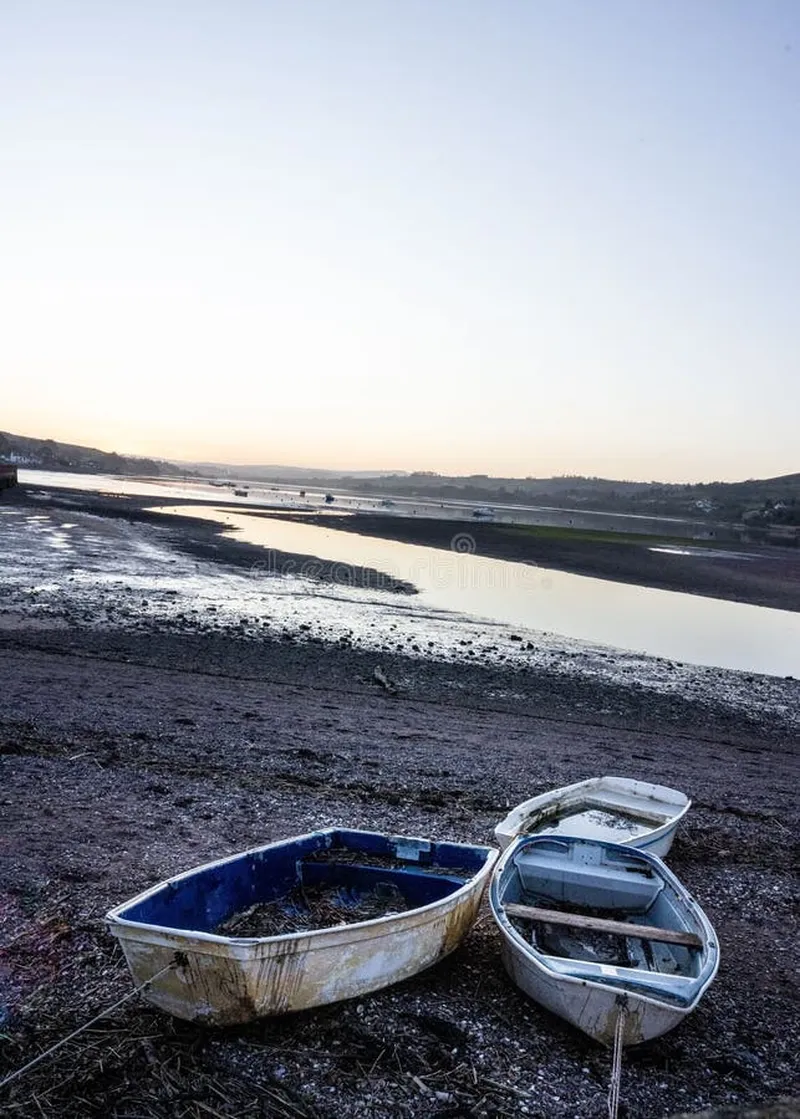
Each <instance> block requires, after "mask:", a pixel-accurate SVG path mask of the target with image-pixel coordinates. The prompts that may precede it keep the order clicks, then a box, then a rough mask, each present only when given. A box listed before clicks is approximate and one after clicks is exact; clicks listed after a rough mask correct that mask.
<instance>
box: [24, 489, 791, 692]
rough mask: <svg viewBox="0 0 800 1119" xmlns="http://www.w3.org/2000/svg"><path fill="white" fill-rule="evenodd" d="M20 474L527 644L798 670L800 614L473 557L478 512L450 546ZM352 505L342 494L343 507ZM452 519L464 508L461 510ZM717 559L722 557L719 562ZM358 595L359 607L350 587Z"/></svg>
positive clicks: (266, 495)
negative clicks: (378, 584)
mask: <svg viewBox="0 0 800 1119" xmlns="http://www.w3.org/2000/svg"><path fill="white" fill-rule="evenodd" d="M20 480H21V481H24V482H28V483H31V484H36V483H39V484H41V485H48V486H50V485H58V486H72V487H75V488H81V489H85V490H89V491H94V492H98V491H100V492H108V493H129V494H133V495H139V496H145V497H152V498H153V507H154V508H155V507H159V508H164V507H166V508H167V509H168V511H169V512H170V513H171V514H173V515H175V516H191V517H198V516H202V517H206V518H209V519H212V520H215V521H218V522H220V523H222V524H223V525H224V526H225V528H226V530H227V532H228V533H230V534H231V535H232V536H233V537H234V538H236V539H240V540H246V541H248V542H251V543H254V544H257V545H259V546H260V547H261V548H263V550H264V559H263V563H262V568H263V573H264V574H274V575H275V576H280V575H287V576H292V577H293V582H296V581H297V577H298V576H299V577H300V580H301V582H302V577H303V575H304V574H305V575H313V570H310V571H308V572H304V571H303V569H302V565H299V566H298V565H296V564H295V565H290V567H289V569H285V565H284V569H283V570H282V569H281V567H280V563H279V561H278V560H277V559H276V554H277V553H279V552H283V553H287V552H289V553H296V554H299V555H305V556H316V557H319V558H320V559H324V560H328V561H334V562H336V563H338V564H340V565H341V571H340V576H341V578H340V580H339V581H340V582H341V583H342V584H343V587H344V586H345V585H347V584H348V583H351V584H352V583H353V581H354V580H353V568H356V567H371V568H374V569H376V570H377V571H379V572H383V573H385V574H387V575H390V576H393V577H394V578H398V579H402V580H405V581H407V582H410V583H413V584H414V586H415V587H417V588H418V590H419V592H420V593H419V594H418V595H415V596H413V599H406V605H407V606H408V607H409V608H411V609H418V610H419V611H420V612H424V613H427V614H429V615H430V614H432V613H433V614H437V613H438V614H442V615H445V614H446V615H447V616H449V617H451V618H458V617H463V618H465V619H467V618H472V619H482V620H485V621H488V622H491V623H493V624H495V625H500V626H508V627H511V632H512V633H517V632H518V635H519V637H520V639H522V640H524V641H526V642H527V641H528V640H529V639H532V640H533V641H534V642H535V640H536V634H537V633H539V634H541V633H545V634H548V636H549V637H550V638H552V637H556V638H557V637H564V638H566V639H569V640H572V641H575V640H577V641H580V642H586V643H588V644H593V645H603V646H610V647H613V648H616V649H622V650H628V651H631V652H635V653H643V654H646V655H649V656H656V657H661V658H665V659H667V660H671V661H675V662H680V663H688V664H695V665H707V666H714V667H719V668H730V669H736V670H743V671H746V672H756V673H764V674H767V675H772V676H787V675H792V676H795V677H797V676H800V613H796V612H792V611H785V610H774V609H768V608H766V607H761V606H750V605H747V604H743V603H736V602H725V601H722V600H719V599H712V598H704V597H701V596H699V595H689V594H680V593H677V592H674V591H663V590H656V589H651V588H646V587H638V586H632V585H630V584H625V583H615V582H611V581H608V580H602V579H593V578H588V577H585V576H580V575H571V574H568V573H565V572H560V571H555V570H552V569H547V568H542V567H536V566H529V565H527V564H522V563H511V562H508V561H504V560H495V559H487V558H484V557H481V556H476V555H472V554H470V540H471V538H470V535H469V533H470V523H469V521H468V520H461V521H454V525H453V543H452V548H453V550H451V551H443V550H440V549H434V548H425V547H420V546H417V545H412V544H403V543H399V542H396V541H391V540H382V539H378V538H375V537H366V536H358V535H355V534H353V533H348V532H342V531H336V520H337V517H335V516H332V517H331V519H330V527H327V526H326V527H318V526H316V525H309V524H304V523H295V522H291V521H286V520H279V519H275V518H271V517H269V516H259V515H256V514H255V513H248V511H247V498H239V499H237V498H236V497H235V496H234V495H233V494H232V493H231V490H230V488H227V487H226V488H220V487H214V486H212V485H211V484H210V483H208V482H194V481H185V482H184V481H181V482H177V483H174V482H170V481H164V480H155V479H154V480H152V481H146V480H144V481H143V480H141V479H134V478H118V477H113V478H112V477H107V476H101V475H85V474H75V475H69V474H62V473H59V474H49V473H45V472H42V471H21V472H20ZM251 493H252V496H253V497H256V495H257V498H258V500H260V501H262V502H263V501H273V502H274V503H275V504H276V505H278V506H279V507H283V508H285V509H286V510H287V511H288V510H290V509H292V508H295V509H298V510H299V509H303V508H305V509H308V508H311V509H314V510H315V511H318V510H319V509H320V507H323V508H324V504H325V503H324V496H325V495H324V494H323V493H317V492H314V493H311V492H309V493H308V494H307V495H305V497H304V498H303V499H299V494H298V491H297V490H292V489H288V488H283V489H278V488H276V487H271V486H263V485H262V486H259V487H255V486H253V487H251ZM176 497H190V498H194V499H195V500H198V499H199V500H201V501H208V502H209V504H208V505H207V506H191V507H189V506H179V507H172V506H171V505H170V504H169V499H170V498H172V499H174V498H176ZM212 503H213V504H212ZM344 504H345V501H344V500H343V501H342V502H341V505H344ZM377 504H378V503H377V502H374V501H370V500H368V499H364V500H356V499H351V502H350V508H351V509H355V508H361V509H369V508H370V507H372V508H375V507H376V505H377ZM337 505H340V503H339V501H338V500H337ZM341 505H340V507H341ZM223 506H224V507H223ZM342 511H344V512H346V511H347V510H346V509H345V510H342ZM420 512H422V509H420ZM447 515H449V516H451V517H453V516H454V515H455V514H454V511H453V510H452V509H451V510H448V511H447ZM462 515H463V514H462ZM674 551H675V552H676V553H679V551H680V550H679V549H674ZM670 559H674V561H675V562H680V554H676V555H674V556H665V562H669V561H670ZM281 562H283V561H281ZM709 562H713V559H711V558H709ZM276 588H277V584H276ZM310 593H312V592H311V591H310ZM375 593H376V592H374V591H371V592H366V591H364V592H362V594H363V596H364V598H367V597H369V596H370V595H372V596H373V597H374V596H375ZM377 594H378V596H379V597H385V598H386V599H387V601H388V600H389V599H392V600H394V603H395V604H397V596H395V595H390V594H389V593H388V592H386V594H385V595H383V594H381V592H377ZM357 597H359V596H356V598H357ZM350 600H351V601H352V602H353V606H352V609H353V611H354V612H355V610H356V609H357V607H356V601H355V598H354V597H353V596H352V594H351V595H350ZM340 605H341V604H340ZM318 606H319V609H320V610H323V611H324V610H325V608H326V607H325V605H324V602H323V601H322V600H320V601H319V604H318Z"/></svg>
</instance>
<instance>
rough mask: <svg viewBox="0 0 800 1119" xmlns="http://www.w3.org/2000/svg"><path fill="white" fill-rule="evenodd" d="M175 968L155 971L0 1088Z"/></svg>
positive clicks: (171, 965)
mask: <svg viewBox="0 0 800 1119" xmlns="http://www.w3.org/2000/svg"><path fill="white" fill-rule="evenodd" d="M177 966H178V961H177V960H173V961H172V962H171V963H169V964H167V966H166V967H162V969H161V971H157V972H156V973H155V975H151V976H150V978H149V979H145V981H144V983H142V985H141V986H140V987H135V988H134V989H133V990H132V991H129V992H128V994H127V995H124V996H123V997H122V998H121V999H117V1001H116V1002H115V1003H112V1004H111V1006H107V1007H106V1008H105V1010H101V1011H100V1013H99V1014H95V1016H94V1018H92V1019H91V1020H90V1021H89V1022H86V1023H85V1024H84V1025H83V1026H79V1027H78V1028H77V1030H73V1031H72V1033H71V1034H67V1036H66V1037H62V1039H61V1041H57V1042H56V1043H55V1045H51V1046H50V1048H49V1049H45V1051H44V1053H40V1054H39V1056H38V1057H34V1058H33V1060H32V1061H28V1063H27V1065H23V1066H22V1068H18V1069H16V1071H15V1072H10V1073H9V1074H8V1076H5V1077H3V1079H2V1080H0V1088H5V1087H6V1085H7V1084H10V1083H11V1082H12V1080H18V1079H19V1078H20V1077H21V1076H24V1075H25V1073H26V1072H30V1070H31V1069H32V1068H34V1067H35V1066H36V1065H38V1064H41V1062H42V1061H44V1060H46V1059H47V1058H48V1057H51V1056H52V1055H53V1053H56V1052H57V1051H58V1050H59V1049H61V1048H62V1047H63V1046H64V1045H66V1044H67V1043H68V1042H70V1041H72V1040H73V1039H74V1038H76V1037H78V1036H79V1035H80V1034H82V1033H85V1032H86V1030H88V1029H89V1028H90V1027H91V1026H93V1025H94V1024H95V1022H99V1021H100V1019H101V1018H105V1017H106V1015H107V1014H110V1013H111V1012H112V1011H113V1010H116V1009H117V1008H118V1007H120V1006H122V1005H123V1003H126V1002H128V1001H129V1000H130V999H133V998H136V996H137V995H138V994H139V993H140V992H141V991H143V990H144V989H145V987H149V986H150V984H151V983H155V981H156V979H160V978H161V976H162V975H164V974H165V972H167V971H170V970H171V969H172V968H174V967H177Z"/></svg>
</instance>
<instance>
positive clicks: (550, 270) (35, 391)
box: [0, 0, 800, 481]
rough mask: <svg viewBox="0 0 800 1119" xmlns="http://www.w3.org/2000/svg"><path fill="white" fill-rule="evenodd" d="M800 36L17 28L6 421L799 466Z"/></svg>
mask: <svg viewBox="0 0 800 1119" xmlns="http://www.w3.org/2000/svg"><path fill="white" fill-rule="evenodd" d="M190 17H191V18H190ZM799 32H800V8H798V7H797V5H796V4H794V3H793V2H791V0H775V2H765V3H764V4H759V5H756V4H747V3H743V2H741V3H740V2H730V3H723V2H722V0H710V2H709V3H707V4H703V5H698V4H695V3H690V2H689V0H679V2H677V3H675V4H671V5H665V4H664V5H655V4H639V3H635V2H634V0H609V3H607V4H605V5H592V4H589V3H586V2H582V0H567V2H565V3H561V2H558V3H557V2H555V0H541V2H537V3H533V4H531V3H527V2H523V0H501V2H500V3H498V4H495V5H488V4H481V3H477V2H472V0H465V2H464V3H459V4H456V3H454V2H444V3H442V4H439V5H431V4H429V3H423V2H422V0H407V2H405V3H403V4H397V5H391V4H385V3H380V2H379V3H373V2H368V0H343V2H342V3H340V4H336V5H330V4H326V3H324V2H323V0H298V2H297V3H292V4H278V3H271V2H263V3H256V2H255V0H252V2H250V0H239V2H234V3H232V4H230V5H224V6H222V5H216V4H211V3H202V2H200V3H197V4H194V5H191V6H189V8H186V9H184V8H182V7H181V6H179V5H176V4H174V3H167V4H156V3H154V2H146V0H145V2H144V3H142V4H137V5H130V6H129V5H105V4H101V3H99V2H78V3H76V4H71V5H60V4H56V3H53V2H51V0H42V2H34V3H32V4H30V5H24V6H18V7H14V8H12V9H8V10H6V11H5V12H4V13H3V14H2V15H1V16H0V99H1V100H2V105H3V109H2V110H1V111H0V141H1V143H0V244H2V245H3V250H2V253H0V295H1V296H2V307H3V329H2V331H0V361H1V362H2V365H1V368H2V380H3V392H2V402H1V403H0V429H2V430H8V431H12V432H15V433H18V434H24V435H30V436H36V437H40V438H53V439H57V440H60V441H64V442H72V443H80V444H85V445H89V446H95V447H99V448H100V449H103V450H109V451H110V450H116V451H119V452H120V453H129V454H138V455H143V456H154V457H159V458H167V459H179V460H191V461H214V462H229V463H232V464H283V465H295V466H307V467H320V468H329V469H341V470H346V469H352V470H369V469H374V470H386V471H389V470H420V469H423V470H425V469H427V470H434V471H437V472H439V473H445V474H471V473H483V474H491V475H496V476H503V477H510V476H513V477H524V476H542V477H543V476H550V475H554V474H587V475H599V476H604V477H614V478H630V479H642V480H650V479H658V480H664V481H708V480H715V479H716V480H737V479H742V478H747V477H768V476H775V475H779V474H785V473H790V472H795V471H797V470H798V469H800V458H798V452H797V446H798V438H797V416H798V414H799V413H800V375H798V370H797V355H798V353H800V315H798V312H797V308H798V306H800V216H799V215H798V207H797V183H798V181H800V33H799Z"/></svg>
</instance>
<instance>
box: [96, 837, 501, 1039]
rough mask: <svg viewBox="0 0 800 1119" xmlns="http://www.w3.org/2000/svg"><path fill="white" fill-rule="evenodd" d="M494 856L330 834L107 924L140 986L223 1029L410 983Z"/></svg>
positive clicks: (127, 911)
mask: <svg viewBox="0 0 800 1119" xmlns="http://www.w3.org/2000/svg"><path fill="white" fill-rule="evenodd" d="M496 858H497V851H495V850H494V848H492V847H476V846H472V845H469V844H464V843H438V842H434V841H432V840H427V839H418V838H413V837H409V836H389V835H382V834H380V833H376V832H366V831H350V830H345V829H340V828H331V829H327V830H323V831H316V832H311V833H309V834H308V835H302V836H298V837H295V838H293V839H285V840H281V841H280V842H277V843H269V844H267V845H265V846H263V847H257V848H254V849H253V850H250V851H245V852H243V853H241V854H238V855H233V856H231V857H230V858H227V859H221V860H219V861H218V862H213V863H207V864H206V865H204V866H200V867H197V868H196V869H194V870H190V871H187V872H186V873H184V874H180V875H178V876H177V877H175V878H170V879H168V880H167V881H165V882H161V883H160V884H159V885H157V886H154V887H153V888H152V889H150V890H147V891H145V892H144V893H142V894H139V895H138V897H135V898H132V899H131V900H130V901H127V902H125V903H124V904H123V905H119V906H117V907H116V908H114V909H112V910H111V911H110V912H109V913H108V914H107V915H106V921H107V924H108V926H109V929H110V931H111V933H113V935H114V936H116V937H118V938H119V941H120V944H121V946H122V949H123V952H124V953H125V958H126V960H127V962H128V966H129V968H130V970H131V973H132V975H133V978H134V980H135V982H136V984H137V986H141V985H142V984H147V985H146V986H145V987H144V988H143V990H142V994H143V995H144V997H145V998H147V999H148V1000H149V1001H150V1002H152V1003H153V1004H154V1005H156V1006H158V1007H160V1008H161V1009H162V1010H166V1011H167V1012H168V1013H170V1014H173V1015H175V1016H176V1017H178V1018H186V1019H190V1020H193V1021H198V1022H202V1023H206V1024H209V1025H230V1024H233V1023H239V1022H248V1021H251V1020H253V1019H255V1018H259V1017H262V1016H264V1015H270V1014H280V1013H283V1012H285V1011H291V1010H302V1009H304V1008H306V1007H311V1006H320V1005H323V1004H325V1003H331V1002H338V1001H339V1000H340V999H348V998H354V997H356V996H359V995H363V994H365V993H366V992H368V991H374V990H377V989H378V988H380V987H385V986H387V985H389V984H390V983H396V982H397V981H398V980H401V979H406V978H408V977H409V976H411V975H415V974H416V973H417V972H419V971H421V970H422V969H423V968H426V967H429V966H430V965H431V964H434V963H436V961H437V960H439V959H441V958H442V957H443V956H446V955H447V954H448V953H449V952H452V951H453V949H454V948H456V947H457V946H458V944H459V943H460V942H461V940H462V938H463V937H464V935H465V934H466V933H467V931H468V930H469V929H470V927H471V926H472V923H473V921H474V920H475V916H476V914H477V911H478V907H479V905H480V901H481V897H482V894H483V891H484V888H485V886H486V884H487V882H488V880H489V875H490V872H491V869H492V867H493V865H494V862H495V860H496Z"/></svg>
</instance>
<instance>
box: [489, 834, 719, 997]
mask: <svg viewBox="0 0 800 1119" xmlns="http://www.w3.org/2000/svg"><path fill="white" fill-rule="evenodd" d="M551 838H552V837H551V836H547V835H523V836H519V837H518V838H517V839H516V840H515V841H514V842H513V843H512V844H511V846H510V847H508V848H507V850H506V851H504V852H503V855H502V857H501V859H500V861H499V862H498V863H497V865H496V867H495V871H494V874H493V875H492V883H491V887H490V889H489V908H490V910H491V912H492V916H493V918H494V920H495V924H496V925H497V927H498V929H499V930H500V932H501V933H502V934H503V937H504V942H505V943H504V947H506V948H507V949H508V950H510V951H512V952H513V953H514V955H515V956H517V957H519V958H521V959H522V960H524V961H525V962H526V963H527V964H529V965H533V966H534V967H535V969H536V970H537V971H538V972H539V973H540V974H541V975H542V976H543V977H545V978H546V979H547V980H548V981H549V982H552V983H568V984H574V985H576V986H579V987H584V988H585V987H589V988H591V989H592V990H595V991H597V992H602V993H604V994H605V995H612V996H613V995H614V994H615V993H616V994H620V993H624V994H626V995H627V996H629V997H630V998H634V999H637V1000H641V1001H642V1002H645V1003H648V1004H649V1005H651V1006H655V1007H658V1008H659V1009H662V1010H665V1009H666V1010H670V1011H674V1012H675V1013H676V1014H680V1015H684V1014H690V1013H691V1012H692V1011H693V1010H694V1009H695V1007H696V1006H697V1004H698V1003H699V1002H700V999H701V998H702V997H703V995H704V994H705V993H706V991H707V990H708V988H709V986H710V984H711V983H712V982H713V980H714V978H715V976H716V974H717V971H718V970H719V956H720V953H719V939H718V937H717V934H716V932H715V931H714V927H713V925H712V924H711V922H710V921H709V919H708V917H707V916H706V914H705V912H704V910H703V908H702V906H701V905H700V903H699V902H697V901H695V899H694V897H693V896H692V894H690V893H689V891H688V890H687V889H686V887H685V886H684V885H683V884H682V883H681V881H680V879H679V878H677V876H676V875H674V874H673V873H672V871H671V870H670V869H669V867H668V866H667V865H666V864H665V863H664V862H663V861H662V860H661V859H659V858H658V856H657V855H651V854H650V853H649V852H648V851H642V850H641V849H640V848H636V847H630V846H629V845H628V844H623V843H610V842H607V841H605V840H591V839H586V837H585V836H559V837H558V838H559V840H560V841H565V842H569V840H571V839H572V840H576V841H579V842H582V843H599V844H600V845H602V846H603V847H606V848H612V849H615V850H617V851H619V852H621V853H624V854H627V855H634V856H637V857H640V858H643V859H644V860H646V861H647V862H648V863H650V865H651V866H652V867H653V868H654V869H655V870H656V871H657V872H658V873H659V874H661V875H662V876H663V878H664V879H665V882H666V883H667V884H668V885H670V886H671V887H672V888H673V889H674V890H675V892H676V893H677V895H678V897H679V898H680V899H681V900H682V901H684V902H686V903H687V904H688V906H689V909H690V911H691V912H692V914H693V916H694V917H695V918H696V919H697V921H698V923H699V926H700V929H701V931H702V934H703V953H704V955H705V957H706V962H705V964H704V965H703V966H702V967H701V969H700V974H699V975H698V976H696V977H688V976H680V977H678V978H683V979H687V980H689V981H690V982H692V983H695V984H697V988H696V991H695V995H694V998H693V999H692V1001H691V1002H681V1001H673V999H672V998H670V997H669V995H668V993H667V992H665V995H664V997H659V996H658V994H656V993H655V992H653V991H649V992H648V991H647V990H646V989H645V988H642V989H640V988H638V987H634V986H627V985H626V984H625V981H624V977H623V978H622V979H621V980H618V981H616V982H615V980H617V975H616V974H614V975H613V976H612V975H609V976H608V981H606V982H604V981H603V980H600V979H594V978H592V977H591V976H588V975H587V976H583V975H570V974H569V972H562V971H560V970H556V969H554V968H552V967H549V966H548V965H547V963H546V962H545V961H546V960H547V959H549V958H551V957H550V956H548V954H547V953H544V952H541V951H539V949H537V948H535V947H534V946H533V945H532V944H529V943H528V942H527V941H526V940H525V939H524V937H523V936H522V935H521V934H520V933H519V932H518V931H517V929H516V928H515V927H514V925H513V924H512V923H511V919H510V918H509V917H508V915H507V914H506V911H505V906H504V905H502V904H501V902H500V899H499V896H498V894H499V889H500V879H501V876H502V874H503V871H504V870H505V868H506V865H507V864H508V863H509V862H510V861H511V860H512V857H513V856H514V855H515V854H516V853H517V851H518V850H519V851H521V850H522V848H523V847H525V846H527V845H528V844H530V843H535V842H537V841H539V840H548V839H551ZM552 958H555V959H561V958H562V957H552ZM625 970H626V971H627V972H632V971H634V970H635V969H632V968H628V969H625ZM671 978H674V977H671Z"/></svg>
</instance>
